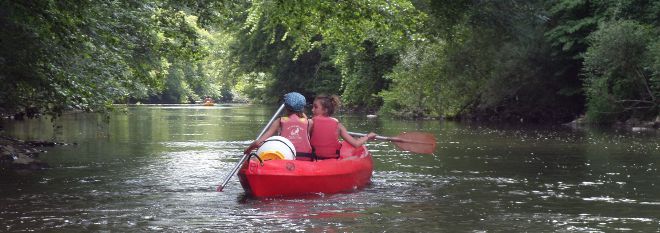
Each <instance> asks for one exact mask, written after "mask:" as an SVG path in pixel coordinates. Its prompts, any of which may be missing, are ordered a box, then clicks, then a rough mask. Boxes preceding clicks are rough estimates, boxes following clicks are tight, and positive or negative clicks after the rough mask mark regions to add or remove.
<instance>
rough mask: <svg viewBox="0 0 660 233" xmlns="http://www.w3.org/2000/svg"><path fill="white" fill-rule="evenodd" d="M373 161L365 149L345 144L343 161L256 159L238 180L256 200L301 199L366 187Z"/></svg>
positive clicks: (250, 162)
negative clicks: (290, 197) (291, 197)
mask: <svg viewBox="0 0 660 233" xmlns="http://www.w3.org/2000/svg"><path fill="white" fill-rule="evenodd" d="M372 172H373V161H372V157H371V153H369V151H368V150H367V148H366V147H365V146H361V147H359V148H354V147H353V146H351V145H350V144H349V143H347V142H343V143H342V148H341V151H340V158H339V159H326V160H318V161H300V160H268V161H264V162H263V163H261V162H260V161H259V160H258V159H257V158H255V157H252V158H251V159H250V160H249V161H248V162H246V163H245V164H243V166H242V167H241V169H240V170H239V172H238V177H239V180H240V182H241V185H242V186H243V189H244V190H245V192H246V193H247V194H248V195H250V196H253V197H275V196H301V195H306V194H315V193H324V194H332V193H341V192H349V191H353V190H356V189H359V188H362V187H364V186H366V185H367V184H369V182H370V181H371V174H372Z"/></svg>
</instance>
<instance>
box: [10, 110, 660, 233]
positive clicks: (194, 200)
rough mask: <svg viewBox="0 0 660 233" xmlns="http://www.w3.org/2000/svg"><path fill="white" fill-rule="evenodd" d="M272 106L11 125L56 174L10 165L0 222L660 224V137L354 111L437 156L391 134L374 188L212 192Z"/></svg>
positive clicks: (54, 226)
mask: <svg viewBox="0 0 660 233" xmlns="http://www.w3.org/2000/svg"><path fill="white" fill-rule="evenodd" d="M274 110H275V109H274V108H267V107H260V106H247V105H216V106H212V107H206V106H190V105H173V106H137V107H129V108H127V109H126V111H125V113H116V114H113V115H112V117H111V118H110V119H109V122H107V123H106V120H105V119H104V118H103V117H101V116H96V115H90V114H83V113H75V114H67V115H65V116H63V117H62V118H61V119H58V120H56V121H55V124H56V125H59V126H62V128H55V130H53V126H52V124H51V123H50V121H49V120H47V119H43V120H30V121H26V122H18V123H11V124H5V129H6V131H7V133H8V134H11V135H15V136H17V137H20V138H22V139H49V138H53V137H54V138H55V139H56V140H59V141H64V142H77V143H78V145H77V146H65V147H56V148H52V149H49V151H48V153H46V154H43V155H42V159H43V160H45V161H46V162H48V163H49V164H50V165H51V168H50V169H47V170H43V171H37V172H32V173H28V174H23V173H20V174H19V173H16V172H13V171H0V197H1V198H0V222H2V223H3V225H0V231H115V232H117V231H118V232H133V231H152V230H153V231H159V230H164V231H233V232H235V231H259V232H261V231H309V232H347V231H348V232H385V231H387V232H401V231H406V232H409V231H415V232H438V231H441V232H475V231H477V232H478V231H499V232H521V231H526V232H550V231H559V232H583V231H595V232H611V231H633V232H649V231H658V230H660V211H659V207H660V192H659V190H658V188H657V187H656V184H657V183H658V181H660V176H659V172H658V168H659V166H658V164H659V162H660V140H658V135H657V134H656V133H653V132H651V133H644V134H641V133H628V132H612V131H606V130H598V129H585V130H573V129H567V128H515V127H508V128H505V127H495V126H488V127H486V126H479V125H461V124H455V123H448V122H438V121H401V120H393V119H383V118H380V119H378V118H377V119H368V118H366V117H363V116H352V115H344V116H341V117H340V119H341V120H342V121H343V122H344V124H345V125H346V126H347V127H348V128H350V129H351V130H352V131H356V132H369V131H375V132H378V133H380V134H382V135H396V134H398V133H399V132H401V131H426V132H431V133H434V134H435V135H436V137H437V138H438V149H437V151H436V153H435V154H434V155H417V154H412V153H409V152H402V151H398V150H397V149H396V148H395V147H394V146H393V145H392V144H390V143H388V142H382V141H374V142H370V143H369V148H370V150H371V151H372V153H373V154H374V166H375V171H374V175H373V178H372V184H371V185H369V186H368V187H365V188H364V189H362V190H358V191H356V192H352V193H344V194H336V195H321V194H318V195H310V196H306V197H296V198H268V199H252V198H250V197H246V196H245V194H244V192H243V190H242V189H241V187H240V184H239V182H238V180H237V179H235V178H234V179H232V180H231V181H230V182H229V184H228V186H227V187H226V188H225V190H224V191H223V192H215V187H216V186H217V185H218V184H219V183H220V182H221V179H222V178H223V177H224V175H225V174H226V172H228V170H229V169H231V168H232V167H233V165H234V163H235V162H236V161H237V160H238V159H239V154H240V153H241V151H242V150H243V148H244V147H245V146H247V144H248V143H250V141H251V140H252V139H254V137H256V134H257V133H258V132H259V131H260V130H261V127H263V125H264V124H265V123H266V122H267V121H268V120H269V119H270V117H271V114H272V112H274Z"/></svg>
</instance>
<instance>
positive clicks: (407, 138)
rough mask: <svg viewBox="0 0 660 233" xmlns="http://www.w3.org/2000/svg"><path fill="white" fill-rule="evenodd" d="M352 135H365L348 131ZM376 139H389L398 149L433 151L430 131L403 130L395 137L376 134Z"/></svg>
mask: <svg viewBox="0 0 660 233" xmlns="http://www.w3.org/2000/svg"><path fill="white" fill-rule="evenodd" d="M348 134H350V135H352V136H360V137H364V136H367V135H366V134H363V133H354V132H348ZM376 139H380V140H387V141H391V142H393V143H394V145H396V146H397V147H398V148H399V149H402V150H406V151H410V152H414V153H419V154H433V152H435V145H436V141H435V136H433V134H430V133H422V132H403V133H400V134H399V135H397V136H396V137H384V136H376Z"/></svg>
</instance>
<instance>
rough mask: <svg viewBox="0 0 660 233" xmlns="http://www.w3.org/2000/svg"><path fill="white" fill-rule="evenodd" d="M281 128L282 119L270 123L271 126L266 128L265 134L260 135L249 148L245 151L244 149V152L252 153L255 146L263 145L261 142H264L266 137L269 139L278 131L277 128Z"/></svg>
mask: <svg viewBox="0 0 660 233" xmlns="http://www.w3.org/2000/svg"><path fill="white" fill-rule="evenodd" d="M279 129H280V119H277V120H276V121H274V122H273V124H272V125H270V127H269V128H268V130H266V132H264V135H261V137H259V138H258V139H257V140H255V141H254V142H252V143H251V144H250V146H248V148H246V149H245V151H243V154H248V153H250V152H251V151H252V150H254V149H255V148H257V147H259V146H261V144H262V143H263V142H264V141H265V140H266V139H268V138H269V137H271V136H273V135H275V133H277V130H279Z"/></svg>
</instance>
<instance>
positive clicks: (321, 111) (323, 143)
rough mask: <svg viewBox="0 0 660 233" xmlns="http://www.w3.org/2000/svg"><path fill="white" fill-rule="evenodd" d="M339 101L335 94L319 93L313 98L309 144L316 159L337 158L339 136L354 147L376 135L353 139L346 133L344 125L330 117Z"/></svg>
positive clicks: (370, 134) (339, 145)
mask: <svg viewBox="0 0 660 233" xmlns="http://www.w3.org/2000/svg"><path fill="white" fill-rule="evenodd" d="M339 103H340V102H339V97H338V96H336V95H332V96H327V95H319V96H317V97H316V98H315V99H314V104H313V106H312V114H313V117H312V120H313V124H312V129H311V132H310V135H311V138H310V144H311V145H312V148H314V155H315V156H316V158H317V159H336V158H339V149H340V148H341V144H340V143H339V141H338V139H339V137H340V136H341V138H342V139H344V141H346V142H348V143H350V144H351V145H353V146H354V147H359V146H362V144H364V143H365V142H367V141H368V140H370V139H374V138H375V137H376V134H375V133H373V132H371V133H369V134H367V136H365V137H361V138H359V139H355V138H353V136H351V135H350V134H348V131H347V130H346V128H345V127H344V125H342V124H341V123H340V122H339V120H337V119H336V118H333V117H332V115H333V114H334V113H335V110H336V109H337V108H338V107H339Z"/></svg>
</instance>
